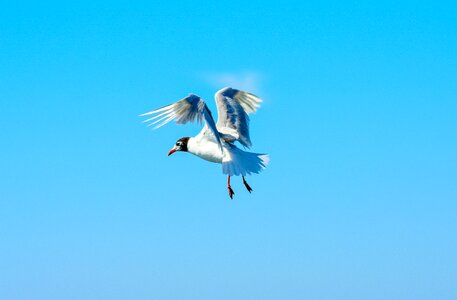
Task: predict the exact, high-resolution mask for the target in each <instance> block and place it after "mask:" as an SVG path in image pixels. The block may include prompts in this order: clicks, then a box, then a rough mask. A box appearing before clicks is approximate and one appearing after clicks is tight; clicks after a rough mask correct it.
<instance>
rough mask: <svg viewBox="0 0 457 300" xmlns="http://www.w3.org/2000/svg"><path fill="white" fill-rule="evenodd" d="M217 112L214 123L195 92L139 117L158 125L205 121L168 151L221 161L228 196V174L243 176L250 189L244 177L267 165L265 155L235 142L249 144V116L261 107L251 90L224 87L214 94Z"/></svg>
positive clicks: (205, 106) (267, 159) (231, 193)
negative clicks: (199, 127)
mask: <svg viewBox="0 0 457 300" xmlns="http://www.w3.org/2000/svg"><path fill="white" fill-rule="evenodd" d="M215 100H216V105H217V112H218V121H217V124H216V123H215V122H214V119H213V117H212V114H211V111H210V110H209V108H208V106H207V105H206V103H205V102H204V101H203V99H202V98H200V97H199V96H197V95H194V94H190V95H188V96H187V97H185V98H184V99H181V100H179V101H178V102H176V103H173V104H170V105H167V106H164V107H162V108H159V109H156V110H153V111H150V112H147V113H145V114H142V115H141V116H151V117H150V118H149V119H147V120H145V121H144V122H151V123H150V124H149V126H151V125H156V126H155V128H159V127H161V126H163V125H165V124H166V123H168V122H170V121H172V120H175V121H176V123H178V124H185V123H187V122H199V123H201V122H202V121H205V125H204V127H203V129H202V130H201V131H200V133H199V134H198V135H196V136H195V137H189V138H188V137H185V138H181V139H179V140H178V141H177V142H176V145H175V146H174V147H173V149H171V150H170V153H169V155H170V154H172V153H174V152H176V151H186V152H189V153H192V154H194V155H196V156H198V157H200V158H202V159H204V160H207V161H210V162H215V163H221V164H222V171H223V173H224V174H226V175H228V189H229V195H230V197H231V198H232V196H233V190H232V189H231V187H230V176H239V175H241V176H243V183H244V184H245V186H246V188H247V189H248V191H249V192H250V191H251V190H252V189H251V188H250V186H249V185H248V184H247V182H246V181H245V179H244V176H246V175H250V174H251V173H259V172H261V171H262V170H263V169H265V168H266V166H267V164H268V162H269V157H268V155H266V154H259V153H252V152H246V151H243V150H241V149H239V148H238V147H236V145H235V144H234V143H235V142H239V143H240V144H241V145H243V146H244V147H246V148H249V147H251V146H252V143H251V138H250V135H249V116H248V113H253V112H255V111H256V110H257V108H259V107H260V102H262V100H261V99H260V98H259V97H257V96H255V95H253V94H250V93H247V92H243V91H240V90H236V89H233V88H230V87H225V88H223V89H221V90H219V91H218V92H217V93H216V94H215Z"/></svg>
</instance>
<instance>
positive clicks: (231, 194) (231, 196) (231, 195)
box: [227, 175, 235, 199]
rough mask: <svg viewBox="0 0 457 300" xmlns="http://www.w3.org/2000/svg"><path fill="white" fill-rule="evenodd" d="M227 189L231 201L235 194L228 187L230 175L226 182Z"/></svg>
mask: <svg viewBox="0 0 457 300" xmlns="http://www.w3.org/2000/svg"><path fill="white" fill-rule="evenodd" d="M227 189H228V193H229V196H230V199H233V195H234V194H235V192H234V191H233V190H232V187H231V186H230V175H229V177H228V181H227Z"/></svg>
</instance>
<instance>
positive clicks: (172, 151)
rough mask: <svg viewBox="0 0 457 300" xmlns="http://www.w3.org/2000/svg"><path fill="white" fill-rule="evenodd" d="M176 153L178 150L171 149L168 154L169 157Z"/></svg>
mask: <svg viewBox="0 0 457 300" xmlns="http://www.w3.org/2000/svg"><path fill="white" fill-rule="evenodd" d="M175 152H176V148H173V149H171V150H170V152H168V156H170V155H172V154H173V153H175Z"/></svg>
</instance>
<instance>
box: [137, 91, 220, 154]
mask: <svg viewBox="0 0 457 300" xmlns="http://www.w3.org/2000/svg"><path fill="white" fill-rule="evenodd" d="M150 115H151V116H152V117H151V118H149V119H147V120H144V121H143V122H151V123H150V124H149V125H148V126H152V125H155V127H154V129H157V128H160V127H162V126H163V125H165V124H167V123H168V122H170V121H172V120H175V121H176V123H178V124H185V123H188V122H198V123H201V122H202V121H203V120H204V121H205V122H206V125H207V127H208V128H209V130H210V131H211V132H212V134H213V135H214V138H215V140H216V141H217V143H218V144H219V146H220V147H221V149H222V143H221V140H220V137H219V133H218V132H217V129H216V124H215V122H214V119H213V117H212V115H211V111H210V110H209V109H208V106H206V103H205V102H204V101H203V99H202V98H200V97H199V96H197V95H194V94H190V95H189V96H187V97H186V98H184V99H181V100H179V101H178V102H175V103H173V104H170V105H167V106H164V107H162V108H159V109H156V110H153V111H150V112H147V113H144V114H142V115H140V116H141V117H143V116H150ZM156 124H157V125H156Z"/></svg>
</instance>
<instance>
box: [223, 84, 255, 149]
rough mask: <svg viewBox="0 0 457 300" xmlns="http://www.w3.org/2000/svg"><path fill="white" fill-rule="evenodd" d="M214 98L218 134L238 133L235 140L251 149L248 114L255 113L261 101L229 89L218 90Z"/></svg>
mask: <svg viewBox="0 0 457 300" xmlns="http://www.w3.org/2000/svg"><path fill="white" fill-rule="evenodd" d="M214 97H215V99H216V104H217V112H218V115H219V118H218V120H217V125H216V127H217V129H218V130H219V131H220V132H224V131H228V129H231V130H235V131H236V132H237V133H238V138H237V140H238V141H239V142H240V143H241V144H242V145H243V146H245V147H247V148H249V147H251V145H252V143H251V138H250V136H249V116H248V113H253V112H256V111H257V108H259V107H260V102H262V99H260V98H259V97H257V96H255V95H253V94H251V93H247V92H244V91H240V90H237V89H233V88H231V87H225V88H223V89H221V90H219V91H218V92H217V93H216V95H215V96H214Z"/></svg>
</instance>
